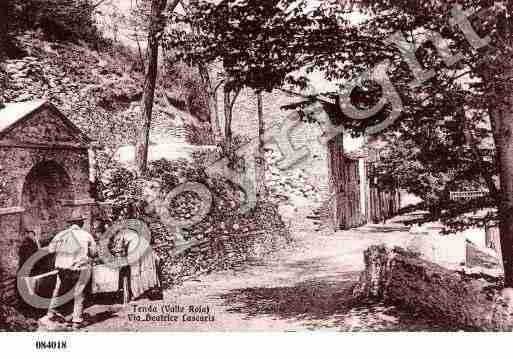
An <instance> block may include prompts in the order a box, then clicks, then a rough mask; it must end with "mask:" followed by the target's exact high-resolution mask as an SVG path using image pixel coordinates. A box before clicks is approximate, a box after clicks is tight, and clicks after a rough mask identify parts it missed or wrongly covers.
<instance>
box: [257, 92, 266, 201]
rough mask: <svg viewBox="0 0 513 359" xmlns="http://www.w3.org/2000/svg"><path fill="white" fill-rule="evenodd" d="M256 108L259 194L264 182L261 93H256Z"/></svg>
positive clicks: (263, 129) (262, 105)
mask: <svg viewBox="0 0 513 359" xmlns="http://www.w3.org/2000/svg"><path fill="white" fill-rule="evenodd" d="M257 107H258V157H257V159H256V164H257V166H256V168H257V181H258V183H257V188H258V192H259V193H261V192H262V191H263V189H264V186H263V184H264V181H265V154H264V145H265V141H264V138H265V126H264V103H263V98H262V92H257Z"/></svg>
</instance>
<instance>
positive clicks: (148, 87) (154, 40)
mask: <svg viewBox="0 0 513 359" xmlns="http://www.w3.org/2000/svg"><path fill="white" fill-rule="evenodd" d="M178 3H179V0H173V2H172V3H171V5H170V6H169V10H170V11H173V10H174V9H175V7H176V6H177V5H178ZM166 5H167V0H152V1H151V19H150V28H149V32H148V50H147V51H148V66H146V76H145V80H144V89H143V96H142V101H141V123H142V125H141V127H140V129H139V135H138V138H137V143H136V146H135V165H136V167H137V170H138V172H139V173H144V172H145V171H146V168H147V167H148V147H149V141H150V129H151V116H152V111H153V101H154V99H155V83H156V81H157V72H158V61H159V35H160V34H161V32H162V31H163V30H164V25H165V24H164V23H163V19H162V13H163V12H164V10H165V9H166Z"/></svg>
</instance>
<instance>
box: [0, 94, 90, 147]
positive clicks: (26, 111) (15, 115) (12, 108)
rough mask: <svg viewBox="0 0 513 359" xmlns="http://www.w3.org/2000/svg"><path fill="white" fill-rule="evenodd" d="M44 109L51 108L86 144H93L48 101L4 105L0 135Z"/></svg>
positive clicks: (0, 109)
mask: <svg viewBox="0 0 513 359" xmlns="http://www.w3.org/2000/svg"><path fill="white" fill-rule="evenodd" d="M43 107H46V108H50V109H51V110H52V111H53V112H54V113H56V114H57V115H58V116H59V117H60V118H61V120H62V121H63V122H64V123H65V124H66V125H68V126H69V127H71V128H72V129H73V130H74V131H75V132H76V133H78V134H80V137H81V138H83V139H84V140H85V141H86V142H91V139H90V138H89V137H87V136H86V135H85V134H84V133H83V132H82V131H81V130H80V129H79V128H78V127H77V126H76V125H75V124H74V123H73V122H71V121H70V120H69V119H68V118H67V117H66V116H65V115H64V114H63V113H62V112H60V111H59V109H57V107H55V106H54V105H52V104H51V103H50V102H49V101H48V100H46V99H39V100H33V101H24V102H11V103H4V104H3V107H1V108H0V134H2V133H4V132H7V131H8V130H10V129H12V128H13V127H15V126H16V125H17V124H18V123H20V122H21V121H22V120H25V119H27V118H29V117H30V116H31V115H32V114H34V113H35V112H36V111H38V110H39V109H41V108H43Z"/></svg>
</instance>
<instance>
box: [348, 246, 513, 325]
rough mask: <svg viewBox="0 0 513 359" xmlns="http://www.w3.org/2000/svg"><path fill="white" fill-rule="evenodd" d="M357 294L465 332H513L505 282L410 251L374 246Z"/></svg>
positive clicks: (511, 312) (356, 288)
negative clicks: (446, 264) (452, 267)
mask: <svg viewBox="0 0 513 359" xmlns="http://www.w3.org/2000/svg"><path fill="white" fill-rule="evenodd" d="M364 260H365V270H364V271H363V273H362V274H361V276H360V280H359V283H358V284H357V285H356V287H355V288H354V291H353V294H354V295H355V296H356V297H359V298H366V299H376V300H382V301H384V302H385V303H387V304H392V305H396V306H398V307H401V308H404V309H408V310H411V311H414V312H417V313H421V314H423V315H425V316H428V317H430V318H433V319H435V320H437V321H439V322H440V323H448V324H450V325H451V326H452V327H454V328H455V329H461V330H486V331H499V330H501V331H502V330H508V331H509V330H512V329H513V316H512V315H513V307H512V306H510V305H508V304H507V302H508V301H507V298H506V299H505V298H503V297H502V296H501V294H500V293H501V283H502V280H501V279H500V278H496V277H491V276H486V275H482V274H468V273H465V272H463V271H454V270H449V269H446V268H443V267H441V266H439V265H437V264H435V263H432V262H429V261H427V260H424V259H422V258H420V256H419V255H418V254H415V253H414V252H410V251H407V250H405V249H402V248H399V247H396V248H387V247H385V246H372V247H370V248H368V249H367V250H366V251H365V253H364Z"/></svg>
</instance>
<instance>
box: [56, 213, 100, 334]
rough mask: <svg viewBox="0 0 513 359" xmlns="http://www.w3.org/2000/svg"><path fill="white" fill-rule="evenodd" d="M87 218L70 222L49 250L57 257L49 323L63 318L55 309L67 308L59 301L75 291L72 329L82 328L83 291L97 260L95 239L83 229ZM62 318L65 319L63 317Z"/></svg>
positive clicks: (76, 218) (77, 218)
mask: <svg viewBox="0 0 513 359" xmlns="http://www.w3.org/2000/svg"><path fill="white" fill-rule="evenodd" d="M84 221H85V218H83V217H75V218H73V219H71V220H68V223H69V225H70V226H69V227H68V228H67V229H65V230H63V231H62V232H59V233H58V234H57V235H56V236H55V237H54V238H53V239H52V241H51V242H50V245H49V247H48V249H49V250H50V252H54V253H55V269H57V271H58V273H57V282H56V284H55V289H54V291H53V295H52V300H51V301H50V306H49V308H48V313H47V315H46V319H47V320H53V319H56V317H58V316H61V315H60V314H59V313H58V312H57V310H56V308H57V307H59V306H61V305H63V304H65V303H63V302H62V301H61V300H59V296H60V295H61V293H62V292H63V291H62V289H64V292H67V291H71V290H72V291H73V298H74V304H73V317H72V323H73V329H79V328H81V327H82V325H83V322H84V319H83V317H82V314H83V310H84V289H85V287H86V286H87V283H88V282H89V279H90V278H91V264H92V259H93V258H94V257H95V256H97V248H96V243H95V241H94V238H93V236H92V235H91V234H90V233H89V232H87V231H86V230H84V229H83V226H84ZM61 317H62V316H61Z"/></svg>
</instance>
